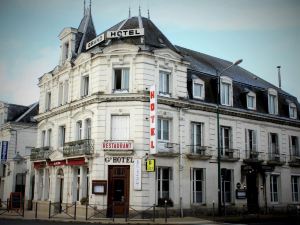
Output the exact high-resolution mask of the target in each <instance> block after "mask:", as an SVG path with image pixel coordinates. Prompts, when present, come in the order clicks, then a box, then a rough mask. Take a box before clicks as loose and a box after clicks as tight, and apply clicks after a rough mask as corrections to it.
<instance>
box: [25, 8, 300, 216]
mask: <svg viewBox="0 0 300 225" xmlns="http://www.w3.org/2000/svg"><path fill="white" fill-rule="evenodd" d="M124 30H132V32H129V31H128V32H127V33H124ZM112 31H113V32H115V31H122V33H120V34H122V35H123V36H120V37H118V38H114V37H111V35H109V32H112ZM140 31H141V32H140ZM126 34H128V35H126ZM130 34H131V35H130ZM59 37H60V40H61V57H60V63H59V65H58V66H56V67H55V68H54V70H53V71H50V72H49V73H45V74H44V75H43V76H42V77H41V78H40V79H39V87H40V100H39V104H40V112H39V115H38V116H37V117H36V119H37V120H38V121H39V123H38V142H37V147H36V148H35V149H34V150H33V151H32V153H31V160H32V162H33V166H34V169H35V181H36V182H35V187H34V200H35V201H39V202H40V204H43V203H44V204H45V205H44V207H48V205H49V204H48V202H49V201H51V202H59V203H60V204H62V205H64V204H72V203H74V202H78V204H79V205H80V203H82V204H84V203H85V202H86V201H88V202H89V204H96V205H98V206H99V207H100V206H103V207H105V206H106V207H107V208H108V215H110V212H109V208H110V206H111V205H114V212H115V213H116V214H122V215H124V212H125V211H126V210H128V209H129V207H132V208H135V209H138V210H139V209H145V208H147V207H148V206H152V205H153V204H156V205H162V203H163V204H164V201H165V200H167V201H168V204H169V205H173V208H174V209H176V210H177V209H178V210H179V211H180V209H181V212H184V213H190V212H194V213H196V214H197V213H202V212H206V211H208V210H209V209H211V208H212V207H213V204H215V206H216V207H217V203H218V197H217V196H218V169H217V159H218V157H217V156H218V150H217V149H218V145H217V143H218V140H219V141H220V154H221V170H220V173H221V179H222V180H221V184H222V188H221V198H222V199H221V203H222V206H223V207H225V208H226V209H227V210H228V211H229V210H230V209H233V208H235V209H236V208H237V209H242V208H243V207H244V206H248V209H249V210H255V209H257V208H261V209H262V210H263V209H266V208H268V207H272V206H274V207H275V208H276V207H278V208H280V207H286V206H287V205H288V204H297V203H299V201H300V197H299V191H300V190H299V189H300V183H299V182H300V169H299V166H300V161H299V159H300V154H299V137H300V121H299V117H298V114H299V113H298V111H299V104H298V101H297V99H296V98H295V97H293V96H291V95H289V94H288V93H286V92H284V91H283V90H281V89H279V88H277V87H275V86H274V85H272V84H270V83H267V82H266V81H264V80H262V79H260V78H259V77H257V76H255V75H254V74H252V73H250V72H248V71H246V70H244V69H242V68H241V67H239V66H233V67H232V68H231V69H228V70H227V71H226V72H224V73H222V74H221V76H220V102H219V104H217V103H218V102H217V101H218V100H217V99H218V98H217V90H218V74H219V73H220V72H221V71H222V70H223V69H224V68H226V67H228V66H230V65H231V63H230V62H228V61H225V60H222V59H218V58H215V57H212V56H208V55H205V54H202V53H199V52H195V51H192V50H189V49H185V48H182V47H179V46H174V45H173V44H171V43H170V41H169V40H168V39H167V38H166V37H165V36H164V35H163V34H162V33H161V32H160V31H159V29H158V28H157V27H156V26H155V25H154V24H153V23H152V21H151V20H150V19H147V18H144V17H141V16H138V17H130V18H128V19H125V20H124V21H121V22H120V23H118V24H116V25H115V26H113V27H111V28H110V29H108V30H107V31H105V32H103V33H101V34H100V35H99V36H97V37H96V32H95V29H94V25H93V21H92V15H91V11H90V9H87V10H86V12H85V14H84V17H83V19H82V21H81V23H80V25H79V27H78V29H75V28H65V29H63V31H62V32H61V33H60V36H59ZM153 84H155V85H156V91H157V94H158V95H157V102H158V104H157V111H156V114H157V120H156V138H157V148H156V150H157V152H156V154H154V155H150V154H149V140H150V132H149V131H150V118H149V115H150V110H149V109H150V108H149V90H150V87H151V86H152V85H153ZM217 107H219V112H220V138H219V139H218V136H217V114H216V112H217ZM147 159H155V172H147V171H146V160H147ZM82 207H84V206H82Z"/></svg>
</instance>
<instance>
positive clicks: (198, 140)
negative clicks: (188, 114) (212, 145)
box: [191, 122, 203, 154]
mask: <svg viewBox="0 0 300 225" xmlns="http://www.w3.org/2000/svg"><path fill="white" fill-rule="evenodd" d="M202 130H203V124H202V123H194V122H193V123H192V145H191V152H192V153H197V154H201V146H202V145H203V144H202Z"/></svg>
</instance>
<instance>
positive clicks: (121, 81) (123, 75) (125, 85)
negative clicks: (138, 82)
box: [114, 68, 129, 92]
mask: <svg viewBox="0 0 300 225" xmlns="http://www.w3.org/2000/svg"><path fill="white" fill-rule="evenodd" d="M114 91H125V92H128V91H129V69H128V68H122V69H114Z"/></svg>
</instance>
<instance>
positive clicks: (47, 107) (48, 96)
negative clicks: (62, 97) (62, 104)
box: [45, 92, 51, 112]
mask: <svg viewBox="0 0 300 225" xmlns="http://www.w3.org/2000/svg"><path fill="white" fill-rule="evenodd" d="M50 108H51V92H47V93H46V101H45V111H46V112H47V111H49V110H50Z"/></svg>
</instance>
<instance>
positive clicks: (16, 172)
mask: <svg viewBox="0 0 300 225" xmlns="http://www.w3.org/2000/svg"><path fill="white" fill-rule="evenodd" d="M37 113H38V103H34V104H32V105H30V106H21V105H15V104H9V103H5V102H0V150H1V164H0V199H1V200H3V201H6V200H7V199H8V198H9V197H10V193H11V192H21V193H22V194H23V196H25V201H26V204H27V200H31V197H32V189H31V187H32V176H31V175H32V174H31V166H32V163H31V161H30V154H31V149H32V148H34V147H35V144H36V136H37V123H36V122H35V120H34V119H33V117H34V116H36V115H37Z"/></svg>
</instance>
